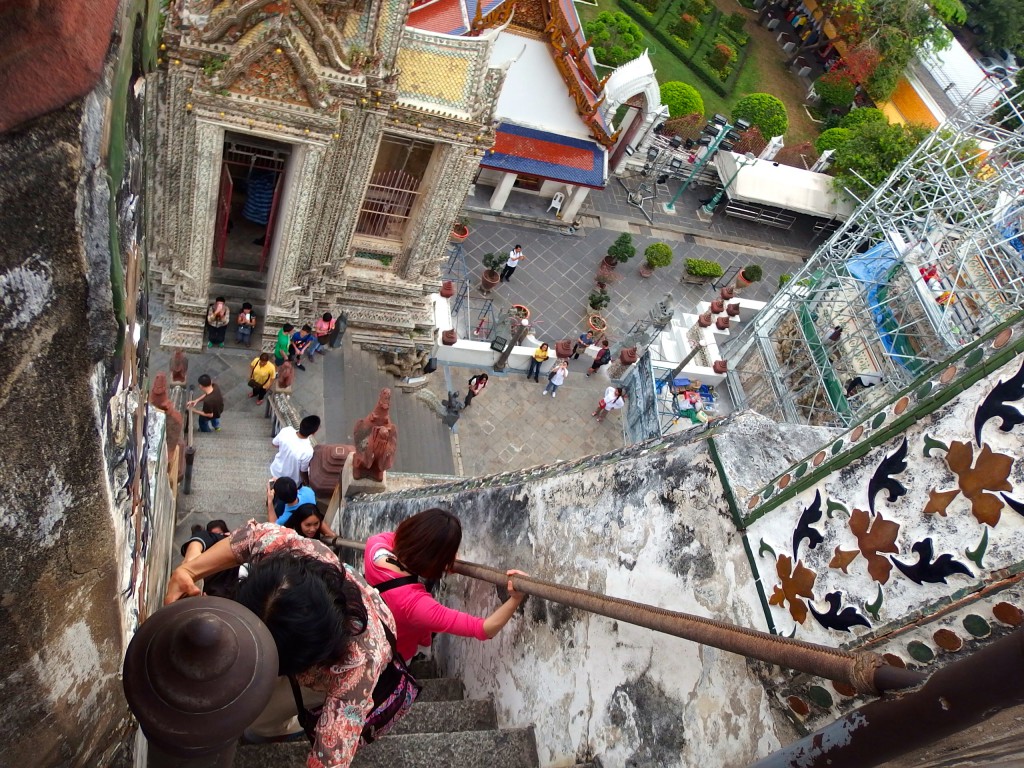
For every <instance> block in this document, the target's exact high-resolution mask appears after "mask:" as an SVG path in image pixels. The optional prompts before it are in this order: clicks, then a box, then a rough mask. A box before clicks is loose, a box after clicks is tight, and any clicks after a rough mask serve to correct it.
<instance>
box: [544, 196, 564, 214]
mask: <svg viewBox="0 0 1024 768" xmlns="http://www.w3.org/2000/svg"><path fill="white" fill-rule="evenodd" d="M564 201H565V195H564V194H563V193H561V192H556V193H555V196H554V197H552V198H551V205H549V206H548V210H549V211H550V210H551V209H552V208H554V209H555V213H556V214H558V213H561V211H562V203H563V202H564Z"/></svg>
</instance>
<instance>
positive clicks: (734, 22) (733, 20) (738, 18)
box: [725, 13, 747, 34]
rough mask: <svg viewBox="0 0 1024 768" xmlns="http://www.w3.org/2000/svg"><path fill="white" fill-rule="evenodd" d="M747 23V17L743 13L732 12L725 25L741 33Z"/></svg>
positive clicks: (732, 30)
mask: <svg viewBox="0 0 1024 768" xmlns="http://www.w3.org/2000/svg"><path fill="white" fill-rule="evenodd" d="M746 23H747V17H746V16H744V15H743V14H742V13H731V14H729V16H728V17H727V18H726V20H725V26H726V28H727V29H728V30H730V31H731V32H734V33H736V34H739V33H740V32H742V31H743V26H744V25H745V24H746Z"/></svg>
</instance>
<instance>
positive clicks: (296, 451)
mask: <svg viewBox="0 0 1024 768" xmlns="http://www.w3.org/2000/svg"><path fill="white" fill-rule="evenodd" d="M318 429H320V417H319V416H307V417H306V418H304V419H303V420H302V421H301V422H299V428H298V429H295V427H285V428H284V429H282V430H281V431H280V432H278V433H277V436H276V437H274V440H273V443H274V445H276V446H277V455H276V456H275V457H274V460H273V461H272V462H271V463H270V476H271V477H290V478H291V479H292V480H294V481H295V484H296V485H300V484H303V483H305V484H306V485H308V484H309V462H310V460H311V459H312V458H313V444H312V443H311V442H310V441H309V438H311V437H312V436H313V435H315V434H316V432H317V430H318Z"/></svg>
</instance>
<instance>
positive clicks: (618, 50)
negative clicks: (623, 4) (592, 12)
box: [585, 11, 644, 67]
mask: <svg viewBox="0 0 1024 768" xmlns="http://www.w3.org/2000/svg"><path fill="white" fill-rule="evenodd" d="M585 31H586V36H587V40H589V41H590V42H591V45H593V46H594V56H595V57H596V58H597V60H598V61H599V62H601V63H602V64H607V65H608V66H611V67H617V66H619V65H621V64H625V63H626V62H627V61H630V60H632V59H635V58H636V57H637V56H639V55H640V54H642V53H643V52H644V50H643V40H644V35H643V32H641V31H640V27H639V26H638V25H637V23H636V22H635V21H633V20H632V19H631V18H629V16H627V15H626V14H624V13H623V12H622V11H618V12H616V13H610V12H609V11H603V12H602V13H599V14H598V15H597V18H596V19H594V20H593V21H592V22H590V23H589V24H587V25H586V27H585Z"/></svg>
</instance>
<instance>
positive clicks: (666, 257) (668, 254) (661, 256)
mask: <svg viewBox="0 0 1024 768" xmlns="http://www.w3.org/2000/svg"><path fill="white" fill-rule="evenodd" d="M644 258H645V259H646V260H647V266H649V267H650V268H651V269H657V268H658V267H667V266H668V265H669V264H671V263H672V249H671V248H670V247H669V246H668V244H667V243H651V244H650V245H648V246H647V248H646V250H644Z"/></svg>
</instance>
